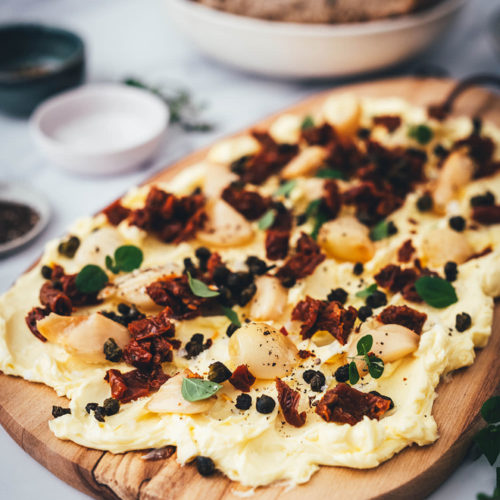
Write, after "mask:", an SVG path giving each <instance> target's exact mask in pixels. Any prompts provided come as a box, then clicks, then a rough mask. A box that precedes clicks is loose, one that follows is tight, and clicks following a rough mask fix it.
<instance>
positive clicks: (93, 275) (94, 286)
mask: <svg viewBox="0 0 500 500" xmlns="http://www.w3.org/2000/svg"><path fill="white" fill-rule="evenodd" d="M107 282H108V275H107V274H106V273H105V272H104V270H103V269H102V268H100V267H99V266H95V265H94V264H88V265H86V266H85V267H83V268H82V270H81V271H80V272H79V273H78V274H77V275H76V280H75V285H76V288H78V291H80V292H82V293H96V292H99V291H100V290H102V289H103V288H104V287H105V286H106V283H107Z"/></svg>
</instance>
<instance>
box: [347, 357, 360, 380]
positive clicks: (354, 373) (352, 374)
mask: <svg viewBox="0 0 500 500" xmlns="http://www.w3.org/2000/svg"><path fill="white" fill-rule="evenodd" d="M358 381H359V373H358V367H357V366H356V363H355V362H354V361H351V362H350V363H349V383H350V384H351V385H354V384H357V383H358Z"/></svg>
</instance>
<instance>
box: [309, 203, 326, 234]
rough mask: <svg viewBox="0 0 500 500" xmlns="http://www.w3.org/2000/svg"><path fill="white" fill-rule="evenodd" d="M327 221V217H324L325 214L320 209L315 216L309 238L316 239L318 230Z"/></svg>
mask: <svg viewBox="0 0 500 500" xmlns="http://www.w3.org/2000/svg"><path fill="white" fill-rule="evenodd" d="M327 220H328V215H326V213H325V212H323V210H321V209H320V210H319V212H318V214H317V215H316V220H315V221H314V226H313V230H312V231H311V238H312V239H313V240H317V239H318V234H319V230H320V229H321V226H322V225H323V224H324V223H325V222H326V221H327Z"/></svg>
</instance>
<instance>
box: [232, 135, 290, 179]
mask: <svg viewBox="0 0 500 500" xmlns="http://www.w3.org/2000/svg"><path fill="white" fill-rule="evenodd" d="M252 135H253V136H254V137H255V138H256V139H257V140H258V141H259V142H260V144H261V150H260V151H259V152H258V153H256V154H255V155H253V156H250V157H248V158H247V159H246V161H245V162H244V164H243V170H242V172H241V173H240V178H241V180H242V181H243V182H245V183H246V182H249V183H250V184H256V185H259V184H262V183H263V182H265V181H266V180H267V179H268V178H269V177H270V176H271V175H274V174H277V173H278V172H279V171H280V170H281V169H282V168H283V167H284V166H285V165H286V164H287V163H288V162H289V161H290V160H291V159H292V158H293V157H294V156H295V155H296V154H297V153H298V151H299V147H298V146H297V144H278V143H277V142H275V141H274V139H273V138H272V137H271V136H270V135H269V134H268V133H267V132H260V131H255V130H254V131H253V132H252Z"/></svg>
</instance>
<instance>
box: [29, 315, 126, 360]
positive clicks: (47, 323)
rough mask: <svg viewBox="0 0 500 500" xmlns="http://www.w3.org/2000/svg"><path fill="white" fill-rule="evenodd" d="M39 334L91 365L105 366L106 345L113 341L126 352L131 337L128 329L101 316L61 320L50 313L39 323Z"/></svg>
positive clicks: (62, 317)
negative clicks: (107, 341)
mask: <svg viewBox="0 0 500 500" xmlns="http://www.w3.org/2000/svg"><path fill="white" fill-rule="evenodd" d="M37 328H38V330H39V331H40V333H41V334H42V335H43V336H44V337H45V338H46V339H47V340H48V341H49V342H54V343H56V344H60V345H62V346H63V347H64V348H65V349H66V351H68V352H69V353H70V354H73V355H74V356H75V357H78V358H80V359H81V360H82V361H86V362H88V363H102V362H104V361H106V358H105V356H104V351H103V347H104V343H105V342H106V340H108V339H109V338H112V339H113V340H114V341H115V342H116V344H117V345H118V347H120V348H121V349H123V348H124V347H125V346H126V345H127V343H128V341H129V340H130V335H129V332H128V330H127V328H126V327H124V326H123V325H120V324H119V323H117V322H116V321H113V320H111V319H109V318H106V317H105V316H103V315H102V314H99V313H93V314H90V315H88V316H59V315H58V314H54V313H51V314H49V315H48V316H47V317H46V318H44V319H42V320H40V321H38V322H37Z"/></svg>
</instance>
